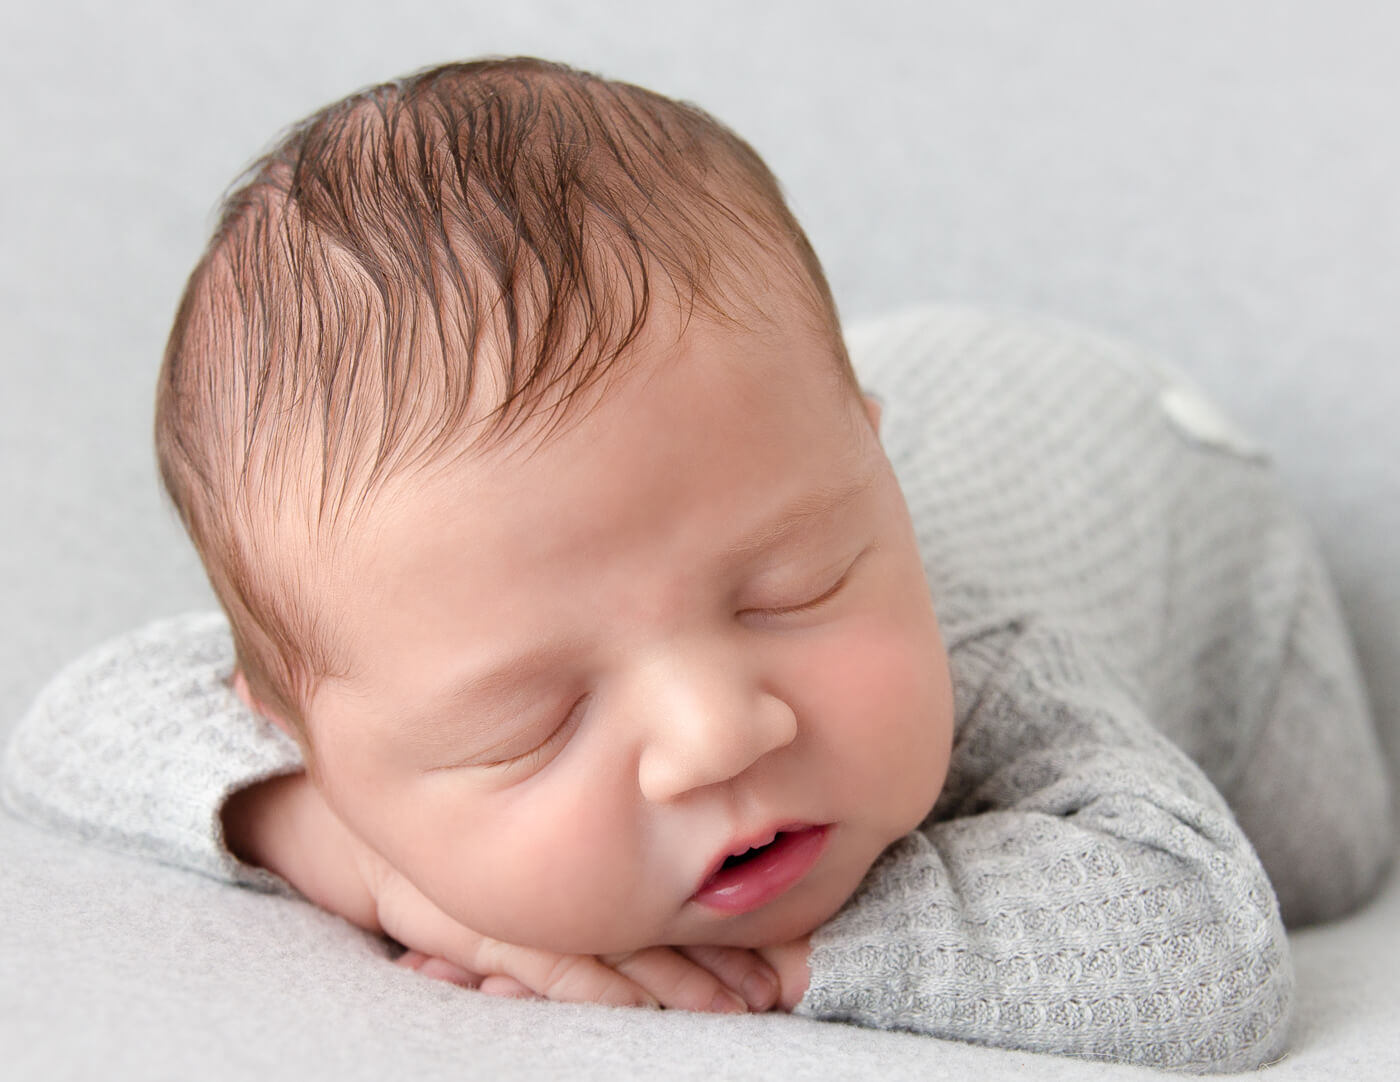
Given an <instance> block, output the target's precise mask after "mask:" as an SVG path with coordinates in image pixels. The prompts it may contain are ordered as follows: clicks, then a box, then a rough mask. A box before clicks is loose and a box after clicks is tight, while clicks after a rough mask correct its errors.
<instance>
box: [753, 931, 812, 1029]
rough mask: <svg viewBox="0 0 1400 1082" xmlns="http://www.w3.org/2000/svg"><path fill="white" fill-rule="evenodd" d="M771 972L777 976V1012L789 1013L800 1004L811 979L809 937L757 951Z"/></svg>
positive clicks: (810, 942) (810, 946)
mask: <svg viewBox="0 0 1400 1082" xmlns="http://www.w3.org/2000/svg"><path fill="white" fill-rule="evenodd" d="M758 954H759V955H760V957H762V958H763V960H764V961H765V962H767V963H768V964H769V965H770V966H772V967H773V971H774V972H775V973H777V974H778V983H779V985H780V988H779V991H778V1002H777V1004H776V1006H777V1008H778V1009H779V1010H783V1011H790V1010H792V1009H793V1008H794V1007H796V1006H797V1005H798V1004H799V1003H801V1002H802V997H803V996H804V995H806V994H807V985H808V983H809V982H810V981H811V979H812V968H811V965H810V963H809V959H810V957H811V954H812V941H811V938H810V937H809V936H805V935H804V936H803V937H802V938H801V939H794V940H793V941H792V942H791V943H779V944H778V945H777V946H775V947H763V948H760V950H759V951H758Z"/></svg>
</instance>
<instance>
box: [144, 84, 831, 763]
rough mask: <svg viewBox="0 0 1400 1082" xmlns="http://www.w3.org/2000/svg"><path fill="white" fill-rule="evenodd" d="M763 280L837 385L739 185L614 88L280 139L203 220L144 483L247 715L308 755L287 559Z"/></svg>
mask: <svg viewBox="0 0 1400 1082" xmlns="http://www.w3.org/2000/svg"><path fill="white" fill-rule="evenodd" d="M775 275H776V276H781V278H782V281H781V282H778V283H773V284H777V285H781V286H783V287H785V288H787V289H788V290H789V291H792V290H796V291H797V292H798V295H800V296H802V297H803V298H804V299H805V300H806V302H807V306H806V308H807V310H808V311H810V312H811V314H812V317H813V318H814V319H815V320H816V321H818V323H819V324H820V326H821V327H822V328H823V329H824V330H829V331H830V333H831V336H832V340H833V342H834V343H835V350H836V352H837V354H838V356H839V357H840V359H841V361H842V363H843V364H845V365H847V366H848V362H847V361H846V360H845V352H844V348H843V347H841V346H840V333H839V327H838V324H837V317H836V311H835V306H834V304H833V303H832V299H831V294H830V290H829V289H828V286H827V284H826V280H825V277H824V276H823V274H822V270H821V266H820V264H819V262H818V260H817V258H816V255H815V254H814V253H813V250H812V248H811V245H810V244H809V243H808V241H807V238H806V237H805V235H804V234H803V232H802V229H801V228H800V227H799V225H798V224H797V222H796V220H795V219H794V217H793V215H792V213H791V212H790V211H789V209H788V207H787V205H786V203H785V202H784V200H783V197H782V194H781V191H780V190H779V187H778V184H777V182H776V180H775V179H774V178H773V175H772V174H771V173H770V172H769V170H768V168H767V167H766V166H765V165H764V163H763V162H762V160H761V159H760V158H759V157H758V155H757V154H756V153H755V152H754V151H753V149H752V148H751V147H749V146H748V144H747V143H745V142H743V141H742V140H741V139H739V138H738V137H737V136H736V135H734V134H733V133H732V132H731V131H729V130H728V129H727V128H725V127H724V126H723V125H721V124H720V123H718V122H717V121H715V120H714V119H712V118H711V117H709V116H708V115H706V114H705V113H704V112H702V111H701V110H699V109H697V108H695V107H693V106H691V105H688V104H685V103H680V102H675V101H672V100H669V99H667V98H665V97H662V96H660V95H658V94H655V93H652V92H650V91H647V90H644V89H642V88H639V87H636V86H631V85H629V84H626V83H619V82H613V81H609V80H605V79H601V78H599V77H596V76H593V75H589V74H586V73H583V72H578V71H575V70H572V69H570V68H567V67H563V66H561V65H556V64H549V63H545V62H543V61H539V60H533V59H528V58H517V59H508V60H485V61H475V62H471V63H460V64H448V65H444V66H441V67H436V68H432V69H429V70H425V71H422V72H419V73H417V74H415V75H412V76H410V77H408V78H405V79H402V80H398V81H395V82H391V83H385V84H381V85H378V86H374V87H370V88H368V89H366V90H363V91H361V92H359V93H357V94H354V95H351V96H350V97H348V98H345V99H343V100H342V101H339V102H336V103H334V104H332V105H330V106H327V107H326V108H324V109H322V110H320V111H318V112H317V113H315V114H313V115H312V116H310V117H308V118H307V119H306V120H304V121H302V122H301V123H299V124H297V125H295V126H294V127H292V128H291V129H290V130H288V131H287V132H286V133H285V134H284V135H283V136H282V137H281V138H280V139H279V141H278V142H277V143H276V144H275V145H274V146H273V148H272V149H271V150H270V151H268V152H267V153H266V154H265V155H264V156H263V157H262V158H261V159H259V160H258V161H257V162H256V163H255V164H254V165H253V166H252V167H250V169H249V170H248V171H247V172H246V173H245V174H244V175H243V177H241V178H240V180H239V181H238V182H236V184H235V186H234V187H233V188H232V189H231V190H230V192H229V194H228V195H227V196H226V198H225V200H224V203H223V207H222V213H221V217H220V220H219V223H218V226H217V228H216V230H215V232H214V234H213V237H212V239H211V240H210V242H209V245H208V247H207V249H206V251H205V253H204V255H203V257H202V258H201V260H200V261H199V263H198V264H197V265H196V267H195V269H194V271H193V273H192V274H191V275H190V279H189V282H188V284H187V286H186V288H185V292H184V295H183V297H182V299H181V301H180V305H179V308H178V311H177V313H176V316H175V321H174V325H173V327H172V329H171V332H170V338H169V342H168V344H167V347H166V352H165V358H164V363H163V366H162V368H161V373H160V378H159V386H158V391H157V399H156V425H155V427H156V449H157V456H158V459H159V464H160V472H161V478H162V480H163V482H164V484H165V488H166V490H167V492H168V493H169V495H170V497H171V500H172V501H173V503H174V505H175V507H176V509H177V510H178V512H179V514H180V517H181V519H182V521H183V523H184V525H185V527H186V529H187V530H188V532H189V534H190V537H191V539H192V540H193V542H194V544H195V547H196V548H197V549H198V551H199V553H200V556H201V558H202V559H203V561H204V565H205V568H206V570H207V571H208V573H209V577H210V580H211V582H212V584H213V586H214V589H215V592H216V593H217V595H218V597H219V600H220V603H221V604H222V605H223V607H224V610H225V612H226V613H227V615H228V618H229V622H230V625H231V627H232V630H233V637H234V644H235V649H236V651H237V656H238V661H239V665H240V667H241V669H242V670H243V672H244V675H245V677H246V678H247V681H248V685H249V689H250V691H251V692H252V694H253V696H254V698H255V699H256V700H257V701H258V702H259V704H260V705H262V706H263V707H264V708H265V709H266V710H267V711H268V712H270V713H273V714H275V715H277V716H278V717H280V718H281V719H282V720H284V721H285V722H287V723H288V724H289V726H290V727H291V728H292V729H293V731H294V732H296V733H297V734H298V736H299V738H300V739H301V740H302V742H303V746H304V747H305V746H306V743H307V741H306V732H305V726H304V709H305V705H306V704H307V703H308V702H309V699H310V696H311V694H312V693H313V690H314V687H315V685H316V682H317V681H318V679H320V678H321V677H323V676H325V675H327V674H330V673H336V672H339V671H341V670H342V667H343V664H344V663H343V659H342V658H340V657H338V656H337V652H336V642H335V637H334V635H333V634H332V633H331V629H330V628H327V627H326V626H324V625H325V621H324V617H323V615H322V614H321V613H320V612H319V610H318V607H317V604H316V600H315V596H316V593H315V589H314V579H315V576H314V574H313V573H312V568H311V564H310V561H311V560H313V559H328V558H329V553H330V552H331V551H332V550H333V548H334V544H335V539H336V537H337V536H343V531H344V530H345V529H346V527H347V526H348V525H349V524H351V523H352V522H353V521H354V519H355V515H356V514H357V513H358V512H359V511H361V510H362V509H363V508H364V507H365V506H367V504H368V502H369V501H370V500H371V499H372V498H373V496H374V494H375V492H376V491H377V490H379V489H380V488H381V487H382V486H383V484H384V482H385V481H386V480H388V479H390V478H394V477H400V476H403V475H405V474H406V473H411V472H412V471H414V470H416V469H421V468H423V467H424V466H426V465H428V464H431V463H434V462H438V461H441V460H442V459H444V458H445V457H450V456H453V455H457V454H461V453H463V451H464V449H466V448H467V447H470V446H479V445H480V444H481V443H482V442H484V441H487V440H499V439H503V438H505V437H507V436H509V435H511V434H512V433H516V432H518V431H519V430H520V429H521V428H522V426H524V425H526V424H527V422H528V423H530V424H531V425H532V427H533V429H534V430H536V431H540V432H545V433H547V432H548V431H549V429H550V428H551V427H552V426H553V425H554V424H557V423H558V422H559V421H560V419H561V418H562V417H564V416H565V415H566V414H567V412H568V410H569V408H570V406H571V403H573V402H575V401H576V400H577V399H578V398H579V394H580V392H581V391H582V390H584V389H585V388H588V387H591V386H593V385H595V384H597V383H598V381H599V380H600V379H601V378H602V377H603V376H604V375H606V373H607V372H608V371H609V369H610V368H611V367H612V366H613V365H614V364H615V362H617V361H618V359H619V358H621V357H622V356H623V355H624V354H625V353H626V351H627V350H628V347H629V346H630V345H632V344H633V343H634V342H635V341H636V340H637V337H638V335H639V334H640V333H641V331H642V328H643V326H644V325H645V323H646V319H647V314H648V311H649V309H650V308H651V306H652V305H653V302H654V300H655V298H656V296H657V295H658V293H664V294H665V295H666V300H668V301H671V302H674V303H676V304H677V305H679V306H680V308H681V309H682V310H683V311H684V312H686V313H697V312H698V313H700V314H703V315H705V316H707V317H709V318H715V319H721V320H733V319H740V320H742V319H744V318H746V317H748V316H755V317H758V316H761V313H756V312H753V311H751V310H750V309H746V307H745V296H746V293H747V292H748V290H749V289H750V287H752V286H753V285H754V284H756V283H760V282H771V280H772V278H773V276H775ZM847 370H848V367H847Z"/></svg>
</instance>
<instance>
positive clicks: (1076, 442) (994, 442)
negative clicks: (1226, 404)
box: [847, 305, 1267, 472]
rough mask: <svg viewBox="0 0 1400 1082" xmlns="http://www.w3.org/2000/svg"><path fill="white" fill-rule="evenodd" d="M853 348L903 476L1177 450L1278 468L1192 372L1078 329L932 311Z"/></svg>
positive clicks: (1040, 318)
mask: <svg viewBox="0 0 1400 1082" xmlns="http://www.w3.org/2000/svg"><path fill="white" fill-rule="evenodd" d="M847 342H848V346H849V348H850V351H851V356H852V361H853V363H854V364H855V367H856V372H857V375H858V376H859V378H860V379H861V382H862V384H863V385H864V386H865V387H866V389H867V390H868V391H869V392H870V393H872V394H873V395H875V396H876V397H877V398H879V399H881V401H882V402H883V404H884V422H883V428H882V436H883V437H884V440H885V444H886V448H887V450H888V451H889V452H890V454H891V458H892V459H893V460H895V462H896V465H897V466H898V465H899V463H900V460H904V461H905V463H906V464H908V463H909V462H910V461H913V460H917V459H918V458H920V457H921V456H923V455H929V454H933V455H937V456H939V457H940V458H942V457H944V456H946V455H947V454H948V453H949V452H950V451H952V452H953V453H954V455H955V457H956V455H957V454H958V452H959V451H960V450H961V451H963V452H971V451H972V450H974V449H975V451H976V455H977V458H978V460H979V461H980V462H981V463H984V464H985V462H986V460H987V456H989V455H991V454H993V453H997V454H998V455H999V457H1002V459H1003V460H1005V461H1017V462H1020V463H1022V464H1024V463H1026V462H1032V463H1034V464H1036V465H1038V466H1040V467H1045V468H1056V467H1059V468H1063V467H1065V466H1067V465H1073V467H1074V469H1076V470H1082V469H1084V468H1086V467H1089V468H1092V467H1094V466H1095V465H1108V466H1115V465H1118V464H1122V463H1124V462H1126V461H1128V460H1130V459H1131V460H1141V459H1142V457H1143V456H1149V457H1151V456H1154V455H1155V456H1156V457H1158V458H1166V457H1170V456H1171V454H1172V452H1173V451H1176V450H1181V451H1184V452H1186V457H1193V454H1194V453H1196V452H1204V453H1205V454H1206V455H1207V457H1213V456H1224V457H1226V458H1229V459H1234V460H1236V461H1241V462H1246V463H1251V464H1254V465H1256V466H1258V465H1261V464H1264V463H1266V462H1267V455H1266V454H1265V453H1264V452H1263V450H1262V449H1261V448H1260V447H1259V445H1257V444H1256V443H1255V442H1254V441H1253V440H1251V439H1250V438H1249V437H1247V436H1246V435H1244V434H1243V433H1242V432H1241V431H1240V430H1239V428H1238V427H1237V426H1236V425H1235V424H1234V423H1233V422H1232V421H1230V420H1229V418H1228V417H1227V416H1226V415H1225V413H1224V411H1222V410H1221V409H1220V408H1219V407H1217V406H1216V405H1215V404H1214V403H1212V402H1211V401H1210V399H1209V398H1208V397H1207V396H1206V395H1205V394H1204V393H1203V392H1202V391H1201V390H1200V389H1199V388H1198V387H1197V386H1196V384H1195V383H1194V382H1193V381H1192V380H1191V378H1190V377H1189V376H1187V375H1186V373H1185V372H1184V371H1182V370H1181V369H1179V368H1178V367H1176V366H1175V365H1173V364H1172V363H1170V362H1168V361H1167V360H1165V359H1164V358H1162V357H1160V356H1158V355H1157V354H1155V353H1153V352H1152V351H1150V350H1148V349H1144V348H1142V347H1140V346H1138V345H1135V344H1134V343H1132V342H1129V341H1127V340H1126V339H1124V338H1121V337H1118V336H1116V335H1114V334H1112V333H1106V332H1104V331H1100V330H1097V329H1094V328H1091V327H1088V326H1085V325H1083V324H1079V323H1076V322H1073V321H1071V320H1065V319H1059V318H1055V317H1051V316H1045V315H1036V314H1029V313H1024V312H1016V311H1003V310H996V309H989V308H987V309H984V308H974V307H967V306H952V305H924V306H920V307H917V308H913V309H909V310H906V311H903V312H899V313H896V314H893V315H890V316H886V317H883V318H880V319H877V320H871V321H867V322H864V323H859V324H857V325H855V326H853V327H852V328H851V329H850V330H849V331H848V333H847ZM1002 451H1005V452H1007V454H1006V455H1001V452H1002ZM1162 464H1163V465H1165V462H1163V463H1162ZM964 472H965V471H964Z"/></svg>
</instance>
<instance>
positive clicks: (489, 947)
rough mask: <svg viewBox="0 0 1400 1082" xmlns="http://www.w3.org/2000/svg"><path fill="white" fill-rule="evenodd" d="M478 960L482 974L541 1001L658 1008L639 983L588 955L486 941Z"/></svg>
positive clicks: (655, 1001) (654, 1000) (656, 1002)
mask: <svg viewBox="0 0 1400 1082" xmlns="http://www.w3.org/2000/svg"><path fill="white" fill-rule="evenodd" d="M478 958H479V959H480V962H479V964H480V966H481V968H482V969H483V970H484V971H486V972H488V973H492V974H500V975H504V976H507V977H512V978H514V979H515V980H516V981H518V982H519V983H520V984H522V985H524V986H525V987H526V988H528V989H529V990H530V991H532V992H534V993H535V994H536V995H540V996H543V997H544V998H545V999H553V1000H559V1001H561V1002H564V1003H602V1004H606V1005H607V1006H610V1007H658V1006H661V1004H660V1003H659V1002H658V1001H657V999H656V998H654V997H653V996H651V995H649V994H648V993H647V989H646V988H644V987H643V986H642V985H641V984H640V983H638V982H636V981H633V980H629V979H628V977H627V976H625V975H624V974H622V973H620V972H619V971H617V970H615V969H613V968H612V967H611V966H606V965H604V964H603V963H602V962H600V961H599V960H598V959H597V958H595V957H593V955H591V954H554V953H551V952H550V951H541V950H532V949H530V948H528V947H517V946H514V945H513V944H510V943H501V942H499V941H497V940H493V939H487V940H484V941H483V942H482V944H481V947H480V950H479V952H478Z"/></svg>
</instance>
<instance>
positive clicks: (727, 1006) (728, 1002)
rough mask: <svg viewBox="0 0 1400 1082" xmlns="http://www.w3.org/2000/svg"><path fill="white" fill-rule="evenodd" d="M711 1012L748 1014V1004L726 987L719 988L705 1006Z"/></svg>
mask: <svg viewBox="0 0 1400 1082" xmlns="http://www.w3.org/2000/svg"><path fill="white" fill-rule="evenodd" d="M707 1010H709V1011H710V1012H711V1013H712V1014H748V1013H749V1005H748V1004H747V1003H745V1002H744V1001H743V1000H742V999H740V998H739V997H738V996H736V995H735V994H734V993H733V992H731V991H730V990H729V989H728V988H721V989H720V990H719V991H718V992H716V993H715V998H714V999H712V1000H710V1005H709V1007H708V1008H707Z"/></svg>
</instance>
